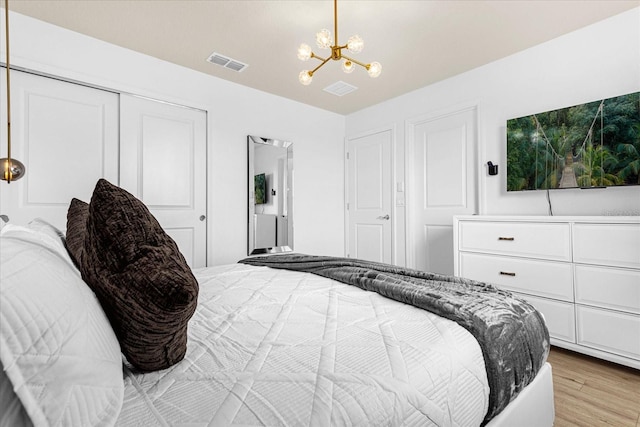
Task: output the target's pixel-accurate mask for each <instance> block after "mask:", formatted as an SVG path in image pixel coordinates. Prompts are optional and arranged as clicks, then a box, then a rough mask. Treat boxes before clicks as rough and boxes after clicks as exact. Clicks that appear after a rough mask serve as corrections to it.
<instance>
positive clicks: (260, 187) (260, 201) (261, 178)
mask: <svg viewBox="0 0 640 427" xmlns="http://www.w3.org/2000/svg"><path fill="white" fill-rule="evenodd" d="M253 183H254V191H255V195H256V205H264V204H265V203H267V176H266V175H265V174H263V173H260V174H258V175H255V176H254V177H253Z"/></svg>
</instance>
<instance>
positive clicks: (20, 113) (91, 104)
mask: <svg viewBox="0 0 640 427" xmlns="http://www.w3.org/2000/svg"><path fill="white" fill-rule="evenodd" d="M2 84H3V87H2V90H1V91H0V94H1V96H0V98H2V102H1V103H0V105H2V107H0V111H2V113H1V114H0V117H2V118H3V119H2V125H0V132H1V134H2V136H3V138H0V141H3V143H2V144H1V146H2V147H1V148H0V154H1V155H2V157H6V154H7V153H6V143H5V141H6V139H5V138H4V137H5V136H6V135H7V128H6V126H7V123H6V119H5V117H6V93H7V92H6V81H4V80H3V82H2ZM11 110H12V111H11V121H12V123H11V131H12V132H11V135H12V138H11V140H12V153H11V155H12V157H15V158H16V159H18V160H20V161H22V162H23V163H24V164H25V166H26V169H27V173H26V175H25V176H24V177H23V178H22V179H21V180H19V181H15V182H11V183H10V184H8V185H7V184H6V183H5V182H2V184H0V213H1V214H3V215H7V216H8V217H9V220H10V222H11V223H12V224H22V225H24V224H26V223H28V222H29V221H31V220H32V219H34V218H43V219H45V220H47V221H49V222H50V223H52V224H53V225H55V226H56V227H58V228H60V229H61V230H64V229H65V228H66V218H67V209H68V208H69V203H70V202H71V199H72V198H73V197H75V198H77V199H80V200H83V201H85V202H89V200H90V198H91V194H92V192H93V188H94V186H95V184H96V182H97V181H98V179H99V178H106V179H107V180H109V181H111V182H113V183H117V182H118V95H117V94H115V93H112V92H107V91H104V90H98V89H94V88H89V87H86V86H81V85H78V84H73V83H68V82H62V81H59V80H55V79H51V78H47V77H42V76H36V75H33V74H28V73H24V72H20V71H15V70H12V71H11Z"/></svg>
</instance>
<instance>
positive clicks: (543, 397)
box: [487, 362, 555, 427]
mask: <svg viewBox="0 0 640 427" xmlns="http://www.w3.org/2000/svg"><path fill="white" fill-rule="evenodd" d="M554 419H555V408H554V404H553V379H552V376H551V365H550V364H549V362H547V363H545V364H544V366H543V367H542V368H541V369H540V371H539V372H538V375H537V376H536V377H535V378H534V379H533V381H532V382H531V383H530V384H529V385H528V386H527V387H525V389H524V390H522V391H521V392H520V394H518V396H516V398H515V399H514V400H513V401H512V402H511V403H509V405H508V406H507V407H506V408H504V410H502V412H500V413H499V414H498V415H497V416H496V417H494V418H493V419H492V420H491V421H490V422H489V423H488V424H487V427H512V426H519V427H526V426H531V427H543V426H549V427H551V426H553V421H554Z"/></svg>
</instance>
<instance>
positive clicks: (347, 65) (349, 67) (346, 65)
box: [342, 60, 355, 74]
mask: <svg viewBox="0 0 640 427" xmlns="http://www.w3.org/2000/svg"><path fill="white" fill-rule="evenodd" d="M354 68H355V67H354V66H353V62H351V61H349V60H346V61H344V62H343V63H342V71H344V72H345V73H347V74H349V73H351V72H353V70H354Z"/></svg>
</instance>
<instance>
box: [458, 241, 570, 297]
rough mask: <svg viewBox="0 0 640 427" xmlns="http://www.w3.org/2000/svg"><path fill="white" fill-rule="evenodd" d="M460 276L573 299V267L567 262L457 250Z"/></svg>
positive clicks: (536, 293)
mask: <svg viewBox="0 0 640 427" xmlns="http://www.w3.org/2000/svg"><path fill="white" fill-rule="evenodd" d="M460 276H462V277H467V278H469V279H475V280H480V281H482V282H489V283H494V284H496V285H498V286H500V287H502V288H505V289H509V290H512V291H518V292H523V293H526V294H530V295H539V296H544V297H549V298H555V299H560V300H564V301H569V302H573V268H572V266H571V264H569V263H564V262H551V261H540V260H532V259H523V258H509V257H503V256H499V255H481V254H476V253H470V252H460Z"/></svg>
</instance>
